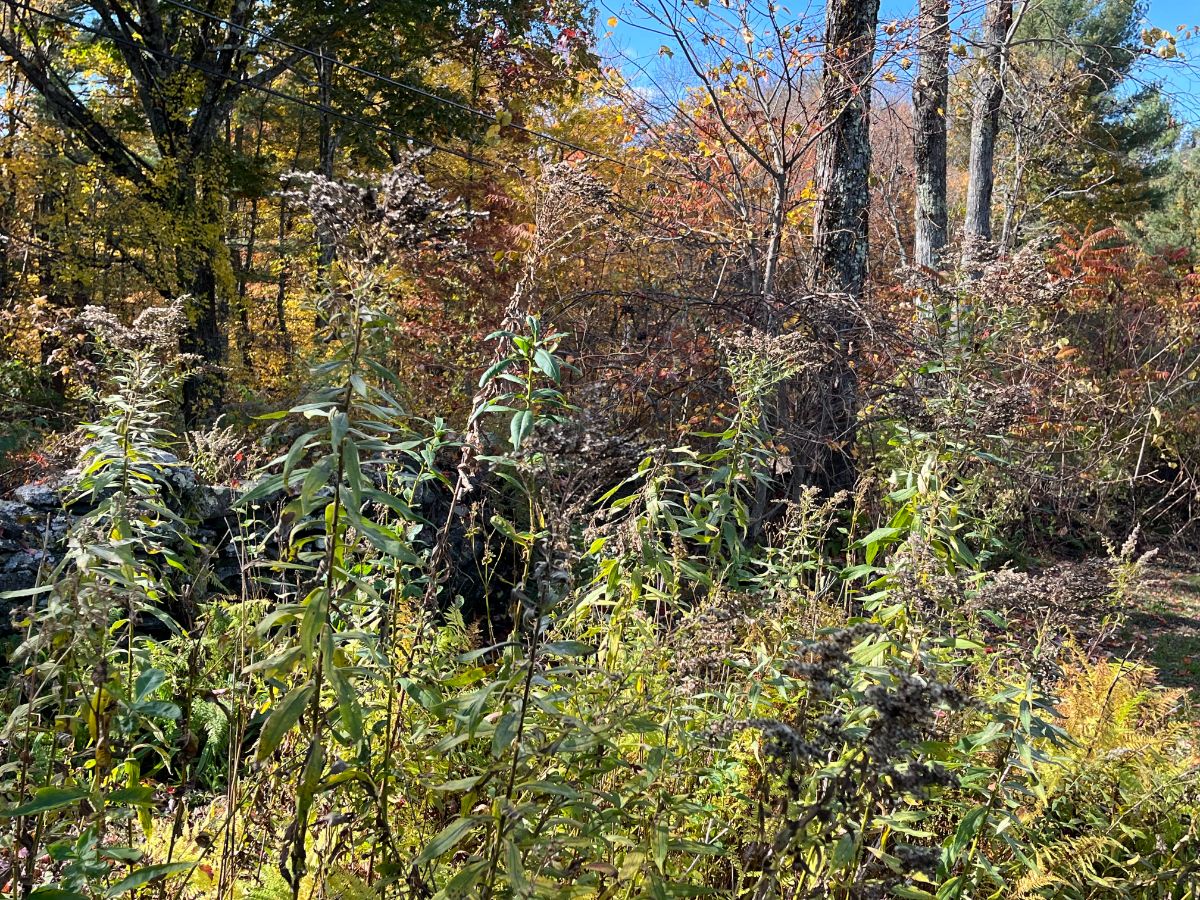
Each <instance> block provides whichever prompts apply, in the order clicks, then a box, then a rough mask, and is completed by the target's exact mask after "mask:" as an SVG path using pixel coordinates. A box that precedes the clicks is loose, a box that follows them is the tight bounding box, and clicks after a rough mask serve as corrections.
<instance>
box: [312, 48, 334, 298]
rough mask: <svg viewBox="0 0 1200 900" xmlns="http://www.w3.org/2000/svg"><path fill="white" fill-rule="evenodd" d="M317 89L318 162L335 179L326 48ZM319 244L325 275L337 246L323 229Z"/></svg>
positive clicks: (319, 64)
mask: <svg viewBox="0 0 1200 900" xmlns="http://www.w3.org/2000/svg"><path fill="white" fill-rule="evenodd" d="M317 89H318V95H319V97H320V105H321V123H320V130H319V134H318V141H317V153H318V156H319V159H318V164H319V165H320V170H321V174H322V175H324V176H325V177H326V178H328V179H330V180H333V157H334V150H335V145H334V137H333V122H332V119H331V117H330V115H329V112H330V104H331V103H332V102H333V64H332V62H331V61H330V60H329V59H328V58H327V57H326V56H325V49H324V48H321V55H320V56H319V57H317ZM317 245H318V251H317V259H318V271H319V272H320V273H321V274H322V275H324V273H326V272H328V271H329V267H330V266H332V265H333V262H334V260H335V259H337V247H336V246H335V245H334V242H333V238H332V237H331V236H330V235H328V234H326V233H325V232H324V231H323V230H318V232H317Z"/></svg>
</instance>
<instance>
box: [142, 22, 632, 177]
mask: <svg viewBox="0 0 1200 900" xmlns="http://www.w3.org/2000/svg"><path fill="white" fill-rule="evenodd" d="M162 2H164V3H167V4H170V5H171V6H174V7H177V8H178V9H183V10H187V11H188V12H191V13H194V14H196V15H198V16H203V17H204V18H206V19H209V20H210V21H213V22H220V23H221V24H223V25H225V26H227V27H229V28H232V29H235V30H237V31H241V32H244V33H245V34H249V35H252V36H254V37H256V38H258V39H259V40H264V41H271V42H272V43H275V44H278V45H279V46H281V47H284V48H285V49H287V50H290V51H292V52H293V53H302V54H304V55H306V56H310V57H312V58H314V59H317V60H321V61H323V62H328V63H331V64H332V65H335V66H337V67H339V68H342V69H346V70H347V71H349V72H354V73H355V74H356V75H362V76H363V77H365V78H371V79H374V80H375V81H378V82H381V83H383V84H387V85H390V86H392V87H396V88H399V89H400V90H403V91H408V92H409V93H412V94H415V95H417V96H419V97H423V98H425V99H426V100H432V101H433V102H435V103H441V104H444V105H446V106H451V107H453V108H455V109H457V110H459V111H460V112H465V113H469V114H471V115H474V116H477V117H479V118H481V119H485V120H486V121H488V122H490V123H491V124H493V125H500V126H502V127H506V128H512V129H514V130H516V131H520V132H522V133H523V134H528V135H530V136H531V137H537V138H541V139H542V140H544V141H548V142H549V143H552V144H557V145H558V146H560V147H563V148H565V149H568V150H574V151H576V152H578V153H586V154H587V155H588V156H592V157H595V158H596V159H602V160H604V161H605V162H610V163H614V164H616V165H618V166H623V167H628V166H629V163H627V162H624V161H623V160H620V159H617V158H615V157H612V156H609V155H607V154H605V153H602V152H600V151H599V150H591V149H589V148H587V147H584V146H582V145H580V144H577V143H575V142H574V141H569V140H566V139H565V138H560V137H557V136H555V135H553V134H549V133H548V132H545V131H539V130H537V129H536V128H530V127H528V126H526V125H517V124H514V123H509V124H508V125H505V124H504V123H503V122H501V120H500V118H499V117H498V116H496V115H495V114H494V113H490V112H487V111H486V110H482V109H479V108H478V107H474V106H471V105H470V104H468V103H463V102H462V101H459V100H455V99H453V98H451V97H444V96H442V95H441V94H437V93H434V92H433V91H430V90H427V89H425V88H422V87H419V86H417V85H415V84H410V83H409V82H407V81H401V80H399V79H398V78H393V77H391V76H390V75H384V74H383V73H381V72H373V71H371V70H370V69H366V68H363V67H362V66H358V65H355V64H354V63H348V62H345V61H344V60H340V59H338V58H336V57H334V56H330V55H329V54H327V53H325V52H323V51H320V50H312V49H310V48H308V47H302V46H300V45H299V44H293V43H291V42H290V41H287V40H284V39H283V38H281V37H276V36H275V35H273V34H268V33H266V32H264V31H261V30H259V29H256V28H252V27H251V26H249V25H239V24H238V23H237V22H234V21H231V20H230V19H226V18H224V17H222V16H219V15H217V14H216V13H213V12H209V11H208V10H204V9H200V8H199V7H197V6H195V5H193V4H191V3H187V2H185V0H162Z"/></svg>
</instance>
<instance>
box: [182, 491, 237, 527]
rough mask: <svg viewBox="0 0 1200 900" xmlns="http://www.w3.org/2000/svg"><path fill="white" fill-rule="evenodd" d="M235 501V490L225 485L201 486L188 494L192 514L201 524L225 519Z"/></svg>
mask: <svg viewBox="0 0 1200 900" xmlns="http://www.w3.org/2000/svg"><path fill="white" fill-rule="evenodd" d="M235 499H236V494H235V493H234V490H233V488H231V487H229V486H228V485H223V484H218V485H207V484H201V485H197V486H196V487H194V488H193V489H192V490H190V491H189V492H188V500H189V501H190V503H191V506H192V514H193V515H194V516H195V517H196V518H197V519H198V520H199V521H201V522H207V521H209V520H210V519H223V518H225V516H227V515H229V511H230V509H231V508H232V507H233V502H234V500H235Z"/></svg>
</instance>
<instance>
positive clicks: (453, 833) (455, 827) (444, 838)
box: [414, 818, 478, 866]
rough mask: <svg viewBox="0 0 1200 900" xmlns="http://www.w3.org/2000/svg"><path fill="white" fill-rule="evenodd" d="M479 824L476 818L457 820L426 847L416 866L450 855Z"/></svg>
mask: <svg viewBox="0 0 1200 900" xmlns="http://www.w3.org/2000/svg"><path fill="white" fill-rule="evenodd" d="M477 824H478V822H477V820H476V819H474V818H466V819H455V820H454V821H453V822H451V823H450V824H449V825H447V826H446V827H445V828H443V829H442V830H441V831H439V832H438V833H437V836H436V837H435V838H434V839H433V840H432V841H430V842H429V843H428V844H427V845H426V846H425V849H424V850H422V851H421V855H420V856H418V857H417V859H416V862H415V863H414V864H415V865H418V866H423V865H425V863H427V862H431V861H432V860H435V859H437V858H438V857H439V856H444V855H445V854H446V853H449V852H450V851H451V850H453V849H454V848H455V847H456V846H457V845H458V843H459V841H461V840H462V839H463V838H465V837H466V836H467V835H468V834H469V833H470V832H471V831H472V829H474V828H475V826H476V825H477Z"/></svg>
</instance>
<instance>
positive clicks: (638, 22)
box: [597, 0, 1200, 124]
mask: <svg viewBox="0 0 1200 900" xmlns="http://www.w3.org/2000/svg"><path fill="white" fill-rule="evenodd" d="M784 2H785V4H786V3H787V2H788V0H784ZM792 2H795V3H798V4H799V5H800V6H810V5H811V7H812V8H814V9H819V8H820V7H822V6H823V5H824V4H823V0H792ZM597 3H598V6H599V9H600V25H601V28H602V31H603V30H606V29H605V28H604V25H605V23H606V22H607V20H608V19H609V17H610V16H615V17H616V18H617V19H618V25H617V27H616V28H615V29H614V30H613V33H612V36H611V38H609V39H607V40H602V41H601V45H600V48H601V50H602V52H606V53H617V54H618V55H617V56H616V57H615V58H614V60H613V61H614V62H615V63H616V64H618V65H621V66H622V68H631V67H636V65H637V64H639V63H641V64H645V63H647V62H649V63H650V64H651V65H653V64H654V62H653V61H654V59H655V57H656V56H657V52H658V49H659V47H660V46H662V45H663V44H664V43H668V41H666V40H665V39H664V38H663V37H662V36H661V35H658V34H654V33H651V32H649V31H647V30H646V28H645V25H646V24H648V23H647V20H646V19H645V18H644V17H643V16H642V15H640V14H638V13H636V12H634V11H633V10H632V9H631V7H632V6H633V4H632V3H631V2H630V0H597ZM915 6H916V0H883V12H882V14H881V17H882V18H884V19H887V18H904V17H907V16H908V15H910V14H911V12H912V10H913V9H914V8H915ZM1148 7H1149V8H1148V11H1147V14H1146V24H1147V25H1154V26H1157V27H1160V28H1165V29H1168V30H1170V31H1175V29H1176V26H1179V25H1184V26H1187V27H1190V28H1193V29H1197V30H1200V6H1198V5H1197V2H1196V0H1150V2H1149V4H1148ZM1180 49H1181V50H1184V51H1185V52H1186V55H1187V56H1188V57H1189V59H1187V60H1186V61H1178V60H1175V61H1170V62H1167V61H1155V60H1149V61H1148V62H1147V64H1146V65H1145V66H1144V67H1143V70H1142V72H1141V73H1140V78H1141V79H1142V80H1144V81H1159V82H1161V83H1162V84H1163V86H1164V88H1165V89H1166V91H1167V93H1168V94H1170V96H1171V97H1172V99H1173V100H1174V105H1175V108H1176V111H1177V114H1178V115H1179V117H1180V118H1181V119H1183V120H1185V121H1188V122H1191V123H1194V124H1200V36H1197V37H1195V38H1193V39H1192V40H1190V41H1187V42H1181V43H1180ZM622 57H623V60H622Z"/></svg>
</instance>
